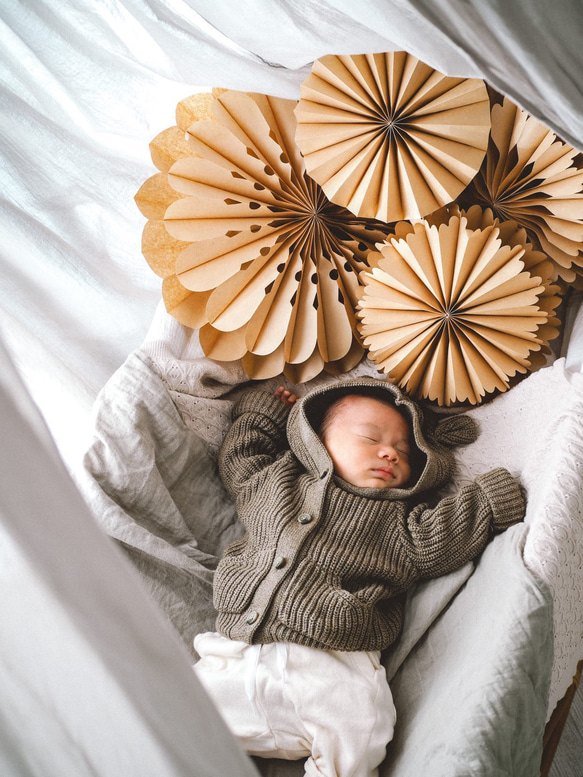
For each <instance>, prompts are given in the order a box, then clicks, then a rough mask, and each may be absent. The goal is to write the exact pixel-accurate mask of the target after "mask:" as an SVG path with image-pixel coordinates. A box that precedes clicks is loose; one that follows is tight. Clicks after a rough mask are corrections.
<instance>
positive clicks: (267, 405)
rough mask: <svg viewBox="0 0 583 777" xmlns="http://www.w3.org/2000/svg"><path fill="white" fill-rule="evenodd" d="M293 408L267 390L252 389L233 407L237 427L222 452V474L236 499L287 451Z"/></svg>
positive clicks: (226, 437)
mask: <svg viewBox="0 0 583 777" xmlns="http://www.w3.org/2000/svg"><path fill="white" fill-rule="evenodd" d="M289 410H290V409H289V407H288V406H287V405H285V404H284V403H283V402H282V401H281V400H279V399H277V398H276V397H274V396H273V394H269V393H268V392H266V391H260V390H258V389H250V390H249V391H246V392H245V393H244V394H243V395H242V396H241V398H240V399H239V401H238V402H237V403H236V404H235V406H234V407H233V425H232V426H231V428H230V429H229V431H228V432H227V434H226V436H225V439H224V440H223V444H222V446H221V449H220V451H219V474H220V476H221V480H222V481H223V483H224V485H225V487H226V489H227V490H228V491H229V492H230V493H231V496H233V497H236V496H237V494H238V493H239V492H240V490H241V488H243V486H244V485H245V484H246V483H248V482H249V480H250V479H251V478H252V477H253V476H254V475H256V474H257V473H258V472H261V470H263V469H264V468H265V467H267V466H269V465H270V464H271V463H272V462H273V461H274V460H275V459H276V458H277V456H278V455H279V454H280V453H281V452H282V451H283V450H285V449H286V448H287V437H286V423H287V417H288V415H289Z"/></svg>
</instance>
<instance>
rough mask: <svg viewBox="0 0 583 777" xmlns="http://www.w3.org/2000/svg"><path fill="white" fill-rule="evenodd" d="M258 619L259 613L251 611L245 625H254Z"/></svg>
mask: <svg viewBox="0 0 583 777" xmlns="http://www.w3.org/2000/svg"><path fill="white" fill-rule="evenodd" d="M258 618H259V613H258V612H257V610H251V612H250V613H249V614H248V615H247V623H248V624H249V625H250V626H251V624H253V623H255V621H256V620H257V619H258Z"/></svg>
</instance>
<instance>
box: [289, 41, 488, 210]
mask: <svg viewBox="0 0 583 777" xmlns="http://www.w3.org/2000/svg"><path fill="white" fill-rule="evenodd" d="M296 116H297V120H298V128H297V132H296V140H297V143H298V146H299V147H300V150H301V151H302V153H303V155H304V157H305V160H306V168H307V170H308V173H309V174H310V175H311V176H312V178H314V179H315V180H316V181H317V182H318V183H319V184H320V185H321V186H322V188H323V189H324V192H325V193H326V195H327V196H328V197H329V198H330V199H331V200H332V201H333V202H335V203H337V204H338V205H342V206H344V207H346V208H348V209H349V210H350V211H352V212H353V213H355V214H356V215H359V216H364V217H368V218H378V219H381V220H383V221H386V222H392V221H397V220H399V219H415V218H419V217H422V216H425V215H427V214H428V213H431V212H432V211H434V210H436V209H437V208H440V207H441V206H443V205H446V204H447V203H449V202H452V200H454V199H455V198H456V197H457V196H458V194H460V192H462V191H463V189H465V187H466V186H467V184H468V183H469V182H470V181H471V180H472V178H473V177H474V175H475V174H476V172H477V171H478V170H479V168H480V165H481V164H482V161H483V159H484V154H485V153H486V149H487V147H488V136H489V132H490V103H489V99H488V92H487V89H486V86H485V84H484V82H483V81H481V80H480V79H467V78H453V77H449V76H445V75H443V73H440V72H439V71H437V70H434V69H433V68H431V67H429V66H428V65H426V64H424V63H423V62H421V61H420V60H418V59H417V58H416V57H414V56H412V55H411V54H407V53H406V52H404V51H391V52H389V53H386V54H362V55H358V56H333V55H330V56H326V57H323V58H322V59H319V60H316V62H315V63H314V65H313V67H312V72H311V74H310V75H309V76H308V78H307V79H306V80H305V81H304V83H303V84H302V86H301V100H300V102H299V103H298V106H297V108H296Z"/></svg>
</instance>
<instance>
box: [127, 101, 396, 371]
mask: <svg viewBox="0 0 583 777" xmlns="http://www.w3.org/2000/svg"><path fill="white" fill-rule="evenodd" d="M294 106H295V102H293V101H290V100H283V99H278V98H273V97H267V96H265V95H248V94H243V93H240V92H223V93H221V94H220V95H219V96H217V97H215V98H211V104H210V105H209V102H208V98H205V99H204V100H203V109H204V111H205V112H206V115H208V114H209V113H211V112H212V113H211V115H212V118H211V119H208V118H207V117H206V116H205V118H204V120H195V121H194V122H193V121H191V119H192V115H189V112H188V110H186V111H183V113H186V115H187V119H186V120H185V122H184V124H186V121H188V126H187V130H186V139H187V144H186V149H185V146H184V144H179V145H178V146H176V149H177V152H173V150H172V149H169V148H167V146H166V145H165V142H164V138H162V139H161V140H159V141H158V143H157V144H156V145H157V148H159V147H160V146H161V147H163V148H164V150H165V152H166V153H161V152H160V150H158V152H157V157H159V158H162V159H163V160H164V164H166V163H167V160H168V159H171V157H172V154H173V153H175V159H174V161H173V163H172V164H171V165H170V166H169V167H168V169H167V170H163V171H162V173H161V174H160V175H159V176H154V177H153V178H152V179H150V181H148V182H146V184H145V185H144V187H142V189H141V190H140V192H139V193H138V195H137V197H136V199H137V202H138V205H139V207H140V208H141V210H142V212H143V213H144V214H145V215H146V216H148V217H149V218H150V219H152V220H151V222H150V223H149V224H148V225H147V226H146V229H145V231H144V241H143V250H144V254H145V255H146V258H147V259H148V261H149V262H150V264H151V265H152V267H153V268H154V269H155V270H156V271H157V272H158V273H159V274H161V275H164V274H165V281H164V286H163V295H164V299H165V301H166V304H167V307H168V309H169V312H171V313H172V315H175V316H176V318H178V320H180V321H182V322H183V323H185V324H187V325H189V326H193V327H196V328H199V329H200V342H201V345H202V347H203V349H204V351H205V353H206V354H207V355H208V356H211V357H212V358H215V359H218V360H225V361H228V360H234V359H239V358H242V359H243V366H244V368H245V369H246V371H247V373H248V374H249V376H250V377H252V378H266V377H272V376H274V375H277V374H279V373H281V372H282V371H283V372H285V374H286V375H287V376H288V377H289V378H290V379H291V380H292V381H293V382H296V383H298V382H303V381H306V380H309V379H310V378H312V377H314V375H316V374H318V373H319V372H320V371H321V370H322V369H327V370H329V371H331V372H339V371H340V372H343V371H345V370H348V369H350V368H351V367H352V366H354V365H355V364H356V363H358V361H359V360H360V358H361V357H362V354H363V352H364V351H363V349H362V346H361V345H360V343H359V340H358V330H357V321H356V316H355V306H356V302H357V300H358V297H359V294H360V282H359V272H360V271H361V270H362V269H364V268H366V266H367V264H366V255H367V253H368V251H369V250H370V249H372V248H373V247H374V245H375V244H376V242H378V241H379V240H384V238H385V237H386V234H387V231H388V230H387V228H386V227H385V226H384V225H380V224H378V223H375V222H373V221H371V220H365V219H362V218H357V217H355V216H353V214H351V213H350V212H348V211H346V210H344V209H343V208H340V207H338V206H337V205H334V204H332V203H330V202H329V200H328V199H327V198H326V196H325V194H324V193H323V191H322V189H321V188H320V187H319V186H318V185H317V184H316V183H315V182H314V181H313V180H311V179H310V178H309V177H308V176H307V175H306V174H305V167H304V162H303V158H302V156H301V154H300V153H299V150H298V149H297V147H296V145H295V142H294V135H295V117H294V113H293V109H294ZM195 115H196V112H195ZM170 138H171V141H172V143H176V133H171V135H170ZM153 156H154V155H153ZM155 161H156V160H155ZM150 214H152V215H150Z"/></svg>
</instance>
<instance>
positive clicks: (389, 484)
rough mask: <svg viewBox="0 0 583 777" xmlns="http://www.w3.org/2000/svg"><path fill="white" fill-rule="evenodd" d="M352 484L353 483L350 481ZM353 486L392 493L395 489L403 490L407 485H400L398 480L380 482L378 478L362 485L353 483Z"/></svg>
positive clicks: (366, 481)
mask: <svg viewBox="0 0 583 777" xmlns="http://www.w3.org/2000/svg"><path fill="white" fill-rule="evenodd" d="M348 482H349V483H351V481H348ZM351 485H353V486H356V487H357V488H370V489H373V490H374V491H391V490H393V489H394V488H402V487H403V486H404V485H405V483H399V482H398V481H396V480H391V481H386V480H380V481H379V479H377V478H372V479H370V480H364V481H363V482H361V483H351Z"/></svg>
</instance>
